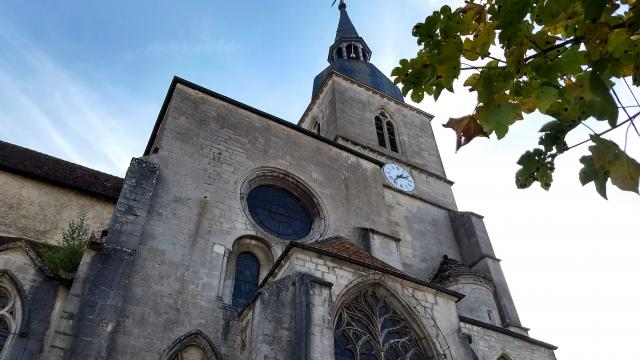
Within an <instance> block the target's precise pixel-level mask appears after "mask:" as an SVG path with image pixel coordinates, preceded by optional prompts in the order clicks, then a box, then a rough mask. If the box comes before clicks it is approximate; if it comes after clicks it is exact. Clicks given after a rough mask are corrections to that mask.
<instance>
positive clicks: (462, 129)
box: [442, 115, 489, 152]
mask: <svg viewBox="0 0 640 360" xmlns="http://www.w3.org/2000/svg"><path fill="white" fill-rule="evenodd" d="M442 126H444V127H446V128H449V129H452V130H453V131H455V132H456V152H457V151H458V150H460V148H461V147H463V146H465V145H467V144H468V143H470V142H471V140H473V139H475V138H476V137H478V136H483V137H489V134H487V133H486V132H485V131H484V129H483V128H482V125H480V123H479V122H478V120H477V119H476V118H475V116H473V115H467V116H463V117H461V118H450V119H449V121H448V122H447V123H446V124H443V125H442Z"/></svg>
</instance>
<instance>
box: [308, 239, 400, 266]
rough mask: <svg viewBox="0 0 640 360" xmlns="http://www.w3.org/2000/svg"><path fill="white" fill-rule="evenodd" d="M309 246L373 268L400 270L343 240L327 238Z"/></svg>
mask: <svg viewBox="0 0 640 360" xmlns="http://www.w3.org/2000/svg"><path fill="white" fill-rule="evenodd" d="M310 245H311V246H313V247H316V248H318V249H321V250H324V251H328V252H331V253H334V254H338V255H342V256H346V257H348V258H351V259H353V260H357V261H360V262H363V263H366V264H369V265H372V266H375V267H379V268H383V269H387V270H391V271H394V272H401V271H400V270H398V269H396V268H395V267H393V266H391V265H389V264H387V263H386V262H384V261H382V260H380V259H378V258H377V257H375V256H371V255H369V254H368V253H367V252H366V251H364V250H363V249H361V248H360V247H359V246H358V245H356V244H354V243H352V242H350V241H349V240H346V239H343V238H339V237H335V238H328V239H325V240H321V241H318V242H315V243H312V244H310Z"/></svg>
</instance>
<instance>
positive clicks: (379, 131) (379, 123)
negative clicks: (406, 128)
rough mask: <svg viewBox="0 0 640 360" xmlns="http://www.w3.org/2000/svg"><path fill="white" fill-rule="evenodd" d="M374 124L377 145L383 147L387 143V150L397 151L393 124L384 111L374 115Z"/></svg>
mask: <svg viewBox="0 0 640 360" xmlns="http://www.w3.org/2000/svg"><path fill="white" fill-rule="evenodd" d="M375 126H376V135H377V137H378V145H379V146H382V147H384V148H386V147H387V145H388V148H389V150H391V151H393V152H399V148H398V140H397V136H396V129H395V126H394V125H393V122H392V121H391V120H390V119H389V116H388V115H387V114H386V113H385V112H384V111H381V112H380V113H379V114H378V115H377V116H376V117H375Z"/></svg>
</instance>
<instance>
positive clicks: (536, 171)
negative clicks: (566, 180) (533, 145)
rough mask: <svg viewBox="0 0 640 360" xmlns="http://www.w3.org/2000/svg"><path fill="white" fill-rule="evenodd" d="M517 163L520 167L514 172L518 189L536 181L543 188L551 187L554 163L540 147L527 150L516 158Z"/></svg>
mask: <svg viewBox="0 0 640 360" xmlns="http://www.w3.org/2000/svg"><path fill="white" fill-rule="evenodd" d="M518 165H520V167H521V168H520V170H518V172H517V173H516V186H517V187H518V188H519V189H525V188H528V187H529V186H531V184H533V183H534V182H536V181H538V182H539V183H540V186H541V187H542V188H543V189H545V190H549V188H551V183H552V182H553V172H554V170H555V165H554V163H553V160H551V159H549V158H548V157H547V152H545V151H544V150H542V149H533V150H532V151H527V152H525V153H524V154H522V156H521V157H520V159H519V160H518Z"/></svg>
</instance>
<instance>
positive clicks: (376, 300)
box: [334, 286, 431, 360]
mask: <svg viewBox="0 0 640 360" xmlns="http://www.w3.org/2000/svg"><path fill="white" fill-rule="evenodd" d="M386 297H387V294H386V292H385V291H384V290H383V289H381V288H380V287H379V286H377V287H368V288H367V289H365V290H364V291H362V292H361V293H359V294H358V295H357V296H355V297H353V298H352V299H351V300H349V301H348V302H347V303H345V304H344V305H343V306H342V308H341V309H340V311H339V312H338V314H337V315H336V324H335V333H334V336H335V343H334V344H335V345H334V350H335V351H334V352H335V359H336V360H428V359H431V356H427V355H428V354H427V352H426V351H425V350H424V349H423V347H422V346H421V344H420V340H419V339H420V336H418V335H417V334H416V333H415V331H414V330H413V328H412V327H411V325H410V324H409V323H408V322H407V320H406V319H405V318H404V317H403V316H402V315H400V313H399V312H398V311H397V309H395V308H394V307H393V306H392V305H391V303H390V302H389V301H387V299H386Z"/></svg>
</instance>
